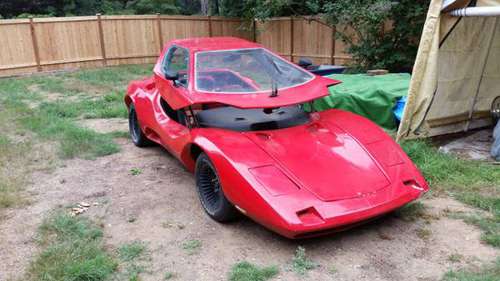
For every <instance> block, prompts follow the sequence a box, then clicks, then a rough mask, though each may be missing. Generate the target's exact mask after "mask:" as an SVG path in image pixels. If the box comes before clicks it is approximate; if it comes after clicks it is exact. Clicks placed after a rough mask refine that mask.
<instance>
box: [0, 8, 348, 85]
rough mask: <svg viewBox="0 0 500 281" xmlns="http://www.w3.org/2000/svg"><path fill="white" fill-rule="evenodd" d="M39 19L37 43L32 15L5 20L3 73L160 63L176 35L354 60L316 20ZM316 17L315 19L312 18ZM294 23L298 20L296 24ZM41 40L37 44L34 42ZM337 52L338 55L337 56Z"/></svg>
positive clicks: (0, 55) (324, 59)
mask: <svg viewBox="0 0 500 281" xmlns="http://www.w3.org/2000/svg"><path fill="white" fill-rule="evenodd" d="M100 19H101V27H102V33H101V34H100V29H99V21H98V16H86V17H65V18H37V19H34V20H33V30H34V37H33V38H35V39H36V42H34V40H33V38H32V33H31V30H30V21H29V20H28V19H16V20H0V38H2V42H1V44H0V77H1V76H10V75H17V74H23V73H31V72H35V71H37V59H36V56H35V50H36V49H38V53H39V62H40V69H38V71H40V70H41V71H45V70H60V69H67V68H71V69H73V68H83V67H97V66H102V65H106V64H108V65H120V64H141V63H152V62H155V61H156V58H157V56H158V53H159V48H160V46H163V45H164V44H165V43H166V42H168V41H170V40H172V39H179V38H188V37H207V36H235V37H241V38H244V39H247V40H255V41H256V42H258V43H261V44H262V45H264V46H266V47H268V48H270V49H271V50H273V51H274V52H276V53H278V54H280V55H282V56H283V57H285V58H287V59H292V58H293V60H294V61H298V59H299V58H300V57H310V58H311V59H312V60H313V61H314V62H316V63H331V62H332V61H333V60H332V59H334V61H335V63H337V64H344V63H347V62H348V61H349V60H350V56H349V55H348V54H347V53H346V51H345V50H346V48H345V46H344V44H343V43H342V42H341V41H340V40H338V39H335V38H334V37H333V33H332V30H333V29H332V28H331V27H328V26H326V25H324V24H322V23H319V22H318V21H317V20H316V19H314V18H309V19H306V18H294V19H293V21H292V20H291V18H290V17H280V18H273V19H271V20H269V21H266V22H256V23H255V27H254V26H253V23H252V22H244V21H242V20H240V19H237V18H223V17H206V16H163V15H125V16H100ZM311 19H312V20H311ZM292 23H293V24H292ZM34 43H36V44H34ZM332 56H333V58H332Z"/></svg>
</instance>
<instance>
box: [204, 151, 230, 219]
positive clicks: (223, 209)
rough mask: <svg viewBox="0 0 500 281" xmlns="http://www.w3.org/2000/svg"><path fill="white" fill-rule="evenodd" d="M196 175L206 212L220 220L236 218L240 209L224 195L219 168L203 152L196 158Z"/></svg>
mask: <svg viewBox="0 0 500 281" xmlns="http://www.w3.org/2000/svg"><path fill="white" fill-rule="evenodd" d="M195 177H196V187H197V189H198V195H199V197H200V201H201V205H202V206H203V209H205V212H206V213H207V214H208V215H209V216H210V217H211V218H212V219H214V220H216V221H218V222H229V221H232V220H234V219H235V218H236V217H237V215H238V211H237V210H236V209H235V207H234V206H233V205H232V204H231V202H229V201H228V200H227V198H226V196H225V195H224V191H223V190H222V186H221V183H220V179H219V175H218V173H217V170H216V169H215V167H214V165H213V163H212V161H210V158H208V156H207V155H206V154H205V153H203V152H202V153H201V154H200V156H198V159H197V160H196V166H195Z"/></svg>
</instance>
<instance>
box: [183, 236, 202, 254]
mask: <svg viewBox="0 0 500 281" xmlns="http://www.w3.org/2000/svg"><path fill="white" fill-rule="evenodd" d="M182 249H184V250H185V251H186V252H187V253H188V255H194V254H197V253H199V252H200V250H201V241H200V240H197V239H192V240H187V241H184V243H182Z"/></svg>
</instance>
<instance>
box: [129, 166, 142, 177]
mask: <svg viewBox="0 0 500 281" xmlns="http://www.w3.org/2000/svg"><path fill="white" fill-rule="evenodd" d="M130 174H131V175H132V176H138V175H140V174H142V170H141V169H139V168H132V169H130Z"/></svg>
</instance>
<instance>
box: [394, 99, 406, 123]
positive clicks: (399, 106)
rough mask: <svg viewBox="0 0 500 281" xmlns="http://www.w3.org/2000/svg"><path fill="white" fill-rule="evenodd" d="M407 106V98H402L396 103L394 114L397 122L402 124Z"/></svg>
mask: <svg viewBox="0 0 500 281" xmlns="http://www.w3.org/2000/svg"><path fill="white" fill-rule="evenodd" d="M405 105H406V96H404V97H400V98H399V99H398V100H397V101H396V105H395V106H394V109H393V110H392V112H393V113H394V117H396V120H398V122H401V119H402V118H403V111H404V110H405Z"/></svg>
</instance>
